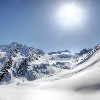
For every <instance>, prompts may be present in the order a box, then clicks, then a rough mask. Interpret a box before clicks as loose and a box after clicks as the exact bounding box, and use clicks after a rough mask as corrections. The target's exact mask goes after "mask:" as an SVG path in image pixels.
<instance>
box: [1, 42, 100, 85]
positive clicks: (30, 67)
mask: <svg viewBox="0 0 100 100" xmlns="http://www.w3.org/2000/svg"><path fill="white" fill-rule="evenodd" d="M99 49H100V45H97V46H95V47H94V48H93V49H83V50H81V52H80V53H76V54H72V53H71V52H70V51H69V50H65V51H57V52H50V53H48V54H45V53H44V52H43V51H42V50H40V49H35V48H33V47H28V46H27V45H23V44H19V43H17V42H14V43H12V44H9V45H1V46H0V84H4V83H5V84H8V83H12V82H15V80H16V79H19V80H21V81H25V80H28V81H32V80H35V79H38V78H41V77H43V76H49V75H51V74H54V73H57V72H60V71H62V70H65V69H67V70H69V69H70V70H71V69H72V68H74V67H75V66H76V65H78V64H81V63H83V62H84V61H86V60H87V59H89V58H90V57H91V56H92V55H93V54H94V53H95V52H96V51H98V50H99Z"/></svg>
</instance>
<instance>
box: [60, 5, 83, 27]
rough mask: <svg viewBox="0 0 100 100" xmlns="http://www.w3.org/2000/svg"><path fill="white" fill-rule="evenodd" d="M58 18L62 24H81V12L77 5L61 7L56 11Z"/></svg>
mask: <svg viewBox="0 0 100 100" xmlns="http://www.w3.org/2000/svg"><path fill="white" fill-rule="evenodd" d="M58 17H59V20H60V21H61V22H62V23H63V24H66V25H73V24H79V23H81V22H82V18H83V12H82V9H81V8H80V7H78V6H77V5H73V4H69V5H63V6H62V7H61V8H60V10H59V11H58Z"/></svg>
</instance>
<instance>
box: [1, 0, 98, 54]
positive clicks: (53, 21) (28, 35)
mask: <svg viewBox="0 0 100 100" xmlns="http://www.w3.org/2000/svg"><path fill="white" fill-rule="evenodd" d="M70 3H73V4H75V6H78V7H79V9H81V10H82V11H81V13H82V18H83V19H82V20H81V21H80V24H78V25H76V24H75V23H74V21H73V22H72V21H69V22H66V21H65V22H64V21H63V22H61V20H60V19H59V18H58V16H57V14H58V13H59V12H60V8H61V7H62V5H67V4H70ZM61 19H62V20H63V17H62V18H61ZM75 19H77V20H78V19H79V18H78V17H77V16H76V18H75ZM64 20H66V19H64ZM66 23H67V24H66ZM65 24H66V25H65ZM69 24H70V25H69ZM72 24H75V25H72ZM12 42H18V43H22V44H27V45H28V46H32V47H35V48H39V49H42V50H43V51H45V52H50V51H58V50H66V49H68V50H70V51H72V52H78V51H79V50H81V49H82V48H90V47H93V46H95V45H96V44H98V43H100V0H0V44H10V43H12Z"/></svg>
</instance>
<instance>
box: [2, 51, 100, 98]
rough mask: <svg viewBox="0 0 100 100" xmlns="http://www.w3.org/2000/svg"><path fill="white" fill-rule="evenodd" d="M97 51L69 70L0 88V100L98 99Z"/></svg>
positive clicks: (99, 71)
mask: <svg viewBox="0 0 100 100" xmlns="http://www.w3.org/2000/svg"><path fill="white" fill-rule="evenodd" d="M99 76H100V50H97V51H95V52H94V53H93V54H91V56H90V57H88V59H84V61H82V63H80V64H77V65H76V67H75V68H73V69H71V70H64V71H62V72H60V73H59V74H58V73H56V74H55V75H53V76H50V77H43V78H41V79H38V80H35V81H31V82H29V81H25V82H20V83H19V85H16V83H12V84H9V85H1V86H0V90H1V91H0V100H99V99H100V77H99Z"/></svg>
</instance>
